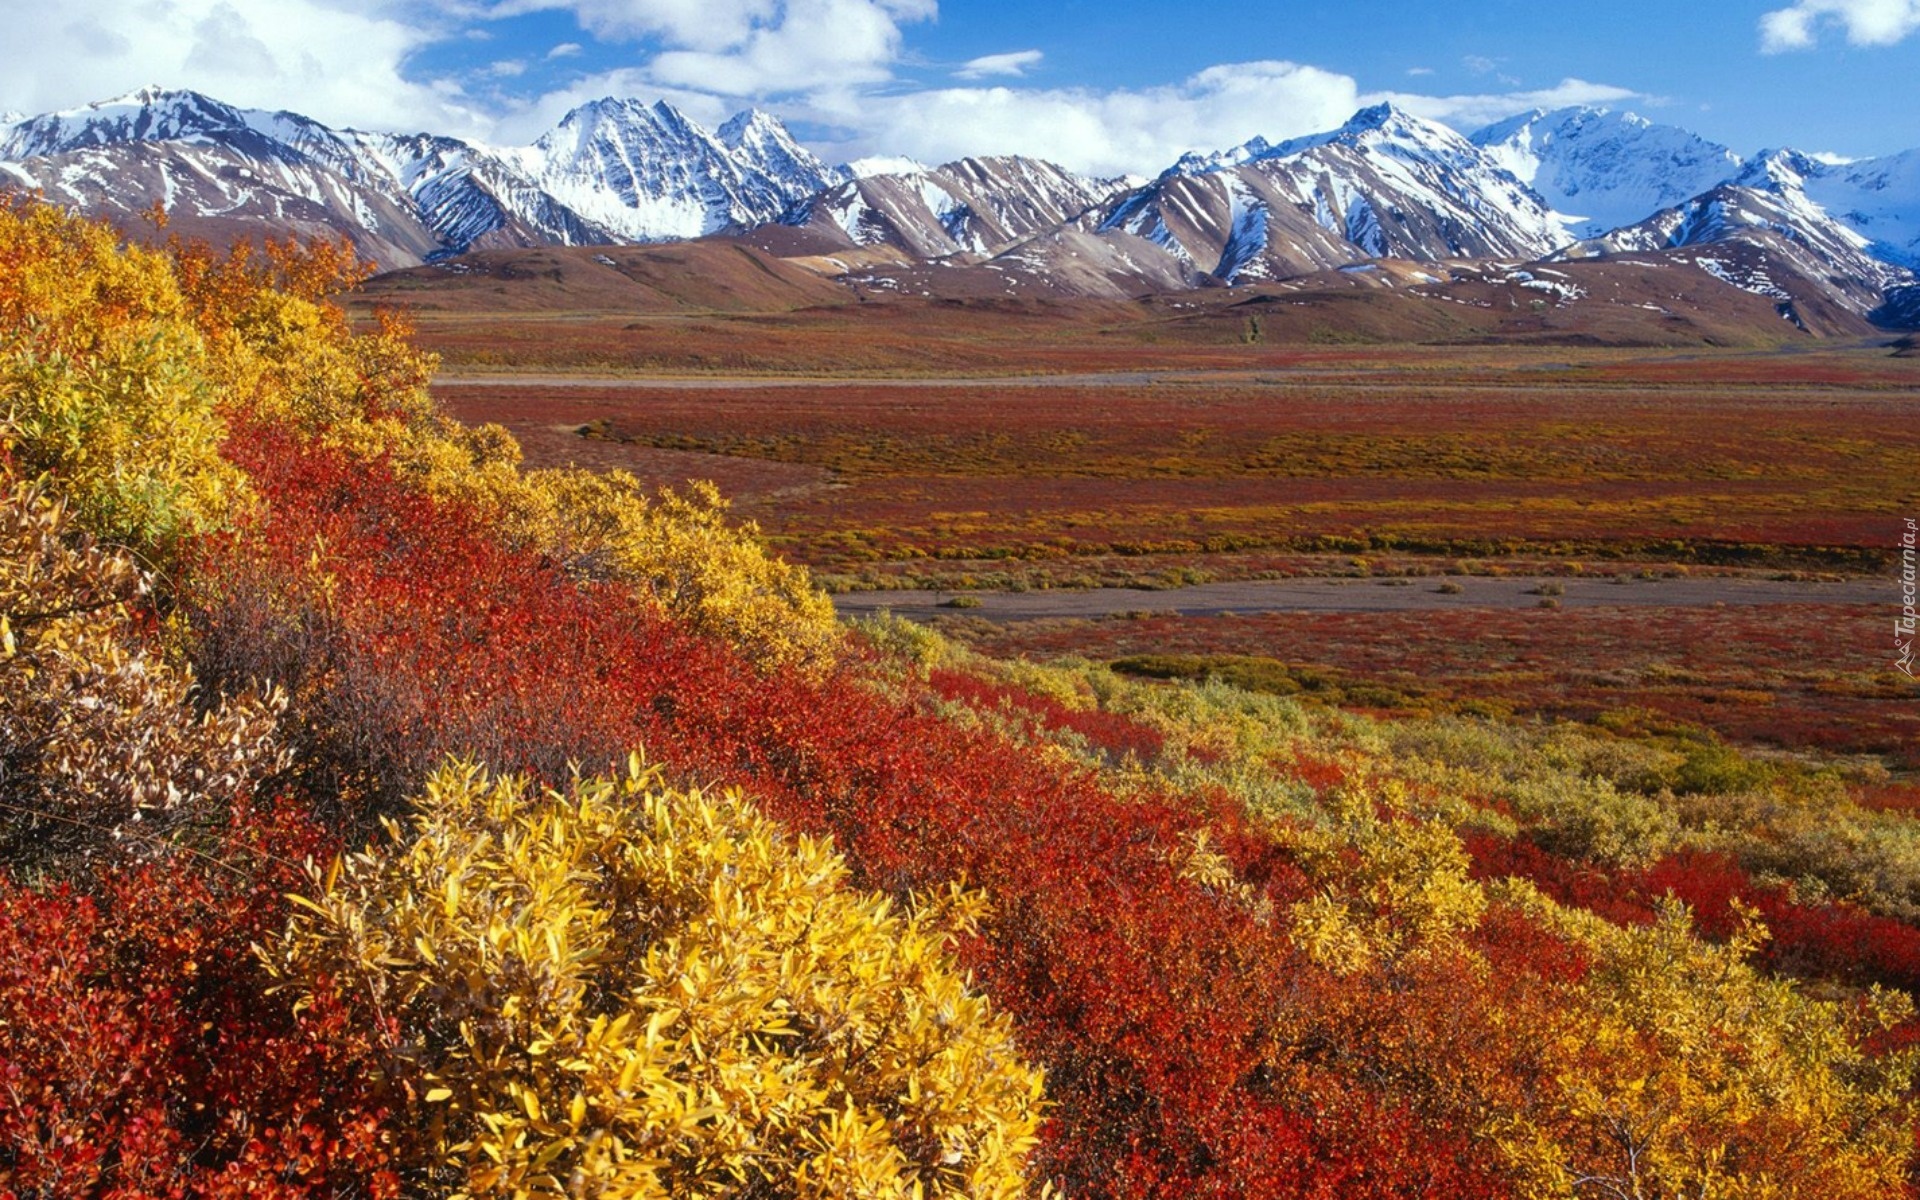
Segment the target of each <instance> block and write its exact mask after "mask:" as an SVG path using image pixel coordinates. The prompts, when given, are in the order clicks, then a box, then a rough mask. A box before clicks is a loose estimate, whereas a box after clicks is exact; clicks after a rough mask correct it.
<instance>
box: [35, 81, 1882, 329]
mask: <svg viewBox="0 0 1920 1200" xmlns="http://www.w3.org/2000/svg"><path fill="white" fill-rule="evenodd" d="M0 186H15V187H26V188H33V189H37V190H39V191H41V192H43V193H44V194H45V195H47V196H48V197H49V198H51V199H53V200H56V201H58V202H60V203H64V204H68V205H70V206H73V207H75V208H79V209H82V210H85V211H89V212H97V213H103V214H107V215H111V216H116V217H119V218H122V219H124V218H127V217H131V216H134V215H136V214H138V213H140V212H142V211H144V210H146V209H148V208H149V207H151V206H152V205H153V204H155V203H159V204H161V205H163V206H165V207H166V208H167V209H168V210H169V213H170V216H171V218H172V220H173V222H174V226H175V227H176V228H178V229H181V230H182V231H183V232H186V233H188V234H190V235H197V236H204V237H208V238H210V239H213V240H216V241H226V240H232V239H234V238H238V237H243V236H250V235H258V234H261V233H268V234H283V233H289V232H292V233H297V234H301V235H306V236H345V237H347V238H349V239H350V240H352V241H353V242H354V244H355V245H356V246H357V247H358V249H359V250H360V252H361V253H362V254H363V255H365V256H367V257H368V258H371V259H373V260H374V261H375V262H376V263H378V264H380V265H381V266H386V267H393V266H402V265H410V264H416V263H419V262H422V261H435V260H438V259H442V258H445V257H448V256H451V255H456V254H460V253H464V252H466V251H468V250H475V249H508V248H514V247H524V246H540V245H554V244H559V245H586V244H612V243H633V242H651V241H669V240H681V239H686V238H693V237H699V236H702V235H705V234H711V233H716V232H721V231H729V232H742V231H747V230H759V231H760V232H757V233H755V234H754V237H755V238H756V239H758V240H759V241H760V242H762V243H764V247H765V248H766V249H767V250H768V251H769V252H772V253H775V254H779V255H783V256H792V257H798V258H802V259H806V260H808V261H811V262H813V263H815V266H814V268H812V269H818V270H822V271H828V272H835V271H838V272H845V273H846V274H847V276H848V281H849V282H852V283H855V284H861V282H862V280H863V279H864V280H866V281H867V285H870V286H872V287H881V286H882V284H881V283H880V282H877V281H878V280H879V278H880V277H879V275H875V274H874V272H875V271H876V270H878V269H880V268H881V267H882V266H884V265H885V264H894V265H895V266H899V267H903V268H905V269H907V270H908V271H909V273H911V271H912V270H913V269H914V262H915V260H918V261H919V262H922V263H934V264H938V265H939V266H941V267H942V268H944V269H947V270H948V275H949V277H954V278H957V277H958V275H957V273H955V272H953V271H952V270H951V269H952V268H956V267H958V268H965V269H966V270H969V271H972V270H975V269H976V268H977V270H978V272H979V274H978V275H977V276H969V277H968V278H971V279H973V280H974V282H973V283H972V284H969V286H973V287H976V290H978V291H981V292H983V293H985V294H1038V293H1055V294H1070V295H1100V296H1113V297H1121V296H1136V295H1141V294H1144V293H1147V292H1156V291H1168V290H1178V289H1182V288H1192V287H1199V286H1216V285H1219V284H1222V283H1225V284H1230V285H1231V284H1245V283H1253V282H1259V281H1263V280H1280V279H1288V278H1294V277H1299V276H1305V275H1311V274H1314V273H1321V272H1327V271H1330V270H1333V269H1336V268H1347V267H1357V266H1360V265H1362V264H1365V263H1367V262H1369V261H1370V260H1382V259H1401V260H1413V261H1415V262H1427V263H1432V262H1438V261H1446V260H1452V261H1460V260H1469V259H1491V260H1500V261H1510V262H1531V261H1536V260H1542V259H1545V258H1547V257H1549V256H1554V255H1556V252H1558V256H1559V257H1562V258H1574V257H1582V256H1589V257H1590V256H1594V255H1602V254H1659V255H1663V256H1665V257H1666V258H1669V259H1674V260H1675V261H1678V259H1679V258H1684V259H1685V261H1686V262H1687V264H1688V265H1690V266H1693V267H1697V268H1698V269H1699V270H1701V271H1705V272H1708V273H1709V274H1715V275H1717V276H1718V277H1719V278H1722V279H1724V280H1725V281H1726V282H1729V283H1731V284H1733V285H1734V286H1736V287H1742V288H1744V289H1746V290H1748V291H1750V292H1754V293H1756V294H1759V295H1763V296H1767V297H1769V298H1771V299H1776V300H1779V302H1780V303H1782V304H1789V302H1790V301H1791V303H1792V304H1794V305H1797V306H1798V307H1797V308H1796V310H1795V311H1798V312H1802V313H1804V312H1810V311H1811V309H1810V308H1809V301H1808V299H1807V289H1808V288H1815V289H1818V290H1819V291H1820V294H1821V297H1822V300H1821V303H1823V304H1825V303H1832V304H1837V305H1840V306H1841V307H1843V308H1844V309H1846V310H1847V311H1848V312H1850V313H1853V314H1866V313H1878V314H1880V317H1878V318H1876V319H1894V318H1898V319H1901V320H1906V319H1908V318H1907V317H1902V316H1900V314H1903V313H1906V314H1910V313H1911V311H1912V310H1913V308H1914V307H1915V305H1914V302H1913V301H1912V299H1911V298H1912V296H1913V295H1914V294H1915V293H1914V292H1913V291H1912V290H1910V289H1912V288H1914V287H1915V286H1920V285H1916V284H1915V281H1914V275H1913V273H1912V272H1913V269H1914V268H1915V267H1916V265H1920V150H1916V151H1910V152H1908V153H1905V154H1898V155H1893V156H1889V157H1886V158H1879V159H1872V160H1865V161H1858V162H1839V161H1830V160H1828V159H1825V158H1816V157H1810V156H1807V155H1802V154H1797V153H1795V152H1793V151H1784V150H1783V151H1773V152H1766V153H1762V154H1760V155H1757V156H1755V157H1754V158H1752V159H1751V160H1743V159H1742V158H1741V157H1740V156H1739V155H1737V154H1735V153H1734V152H1733V151H1731V150H1729V149H1728V148H1727V147H1725V146H1721V145H1719V144H1717V143H1714V142H1711V141H1709V140H1707V139H1704V138H1701V137H1699V136H1697V135H1695V134H1692V133H1689V132H1687V131H1686V130H1683V129H1679V128H1676V127H1673V126H1667V125H1658V124H1654V123H1652V122H1649V121H1646V120H1644V119H1642V118H1640V117H1637V116H1634V115H1632V114H1630V113H1617V114H1616V113H1610V112H1607V111H1604V110H1600V109H1590V108H1578V109H1562V110H1559V111H1557V112H1532V113H1527V114H1523V115H1521V116H1518V117H1515V118H1512V119H1510V120H1506V121H1502V122H1500V123H1498V124H1496V125H1492V126H1489V127H1487V128H1485V129H1482V130H1480V131H1479V132H1478V133H1476V134H1474V135H1473V136H1472V137H1470V138H1469V137H1463V136H1461V135H1460V134H1458V133H1456V132H1454V131H1453V130H1452V129H1449V128H1447V127H1446V126H1444V125H1439V124H1436V123H1433V122H1429V121H1425V120H1422V119H1420V118H1418V117H1415V116H1413V115H1411V114H1409V113H1407V112H1405V111H1403V110H1401V109H1399V108H1396V107H1394V106H1392V105H1390V104H1382V105H1378V106H1375V107H1372V108H1367V109H1363V110H1362V111H1360V112H1359V113H1357V114H1355V116H1354V117H1353V119H1352V120H1350V121H1348V122H1347V123H1346V124H1344V125H1342V126H1341V127H1340V128H1338V129H1335V130H1331V131H1328V132H1326V133H1321V134H1315V135H1312V136H1309V137H1302V138H1295V139H1292V140H1290V141H1285V142H1280V143H1277V144H1276V143H1273V142H1270V141H1268V140H1267V139H1264V138H1254V139H1252V140H1251V141H1248V142H1245V143H1243V144H1241V145H1239V146H1235V147H1232V148H1230V149H1226V150H1220V151H1215V152H1196V153H1192V154H1188V155H1185V156H1183V157H1182V158H1181V159H1180V160H1179V161H1178V162H1177V163H1175V164H1174V165H1173V166H1172V167H1170V168H1168V169H1167V170H1166V171H1165V172H1163V173H1162V174H1161V175H1160V176H1159V177H1158V178H1156V179H1153V180H1142V179H1139V178H1137V177H1136V178H1124V179H1114V180H1093V179H1087V178H1083V177H1081V176H1078V175H1075V174H1074V173H1073V172H1071V171H1069V170H1067V169H1065V168H1063V167H1060V166H1057V165H1055V164H1052V163H1047V162H1043V161H1040V160H1036V159H1029V158H1021V157H979V158H968V159H962V160H960V161H958V162H954V163H949V164H946V165H945V166H940V167H927V166H923V165H921V164H919V163H917V162H913V161H911V160H906V159H899V158H884V157H879V158H870V159H863V160H860V161H859V162H856V163H854V164H852V165H850V166H847V167H830V166H828V165H826V164H825V163H823V162H822V161H821V160H820V159H819V158H817V157H815V156H814V155H813V154H812V153H811V152H809V151H808V150H807V149H806V148H805V147H803V146H802V145H800V144H799V143H798V142H797V141H796V140H795V139H794V138H793V136H792V135H791V134H790V133H789V132H788V130H787V129H786V127H785V126H783V125H782V124H781V123H780V121H779V120H778V119H777V118H775V117H773V116H770V115H768V114H766V113H763V112H759V111H755V110H751V109H750V110H748V111H745V112H742V113H740V114H738V115H736V116H735V117H733V118H732V119H731V120H729V121H727V122H726V123H725V124H724V125H722V126H721V127H720V128H719V129H718V130H716V131H710V130H708V129H706V128H703V127H702V126H701V125H699V124H698V123H697V122H695V121H693V120H691V119H690V118H688V117H687V116H686V115H685V114H683V113H681V112H679V111H677V110H676V109H674V108H673V107H672V106H670V105H668V104H665V103H655V104H646V103H643V102H641V101H639V100H632V99H611V98H610V99H605V100H598V101H594V102H592V103H589V104H585V105H582V106H580V107H579V108H576V109H574V110H573V111H572V112H570V113H568V114H567V115H566V117H565V118H563V119H562V120H561V121H560V123H559V124H558V125H557V126H555V127H554V128H553V129H552V130H551V131H549V132H548V133H547V134H545V135H544V136H543V137H541V138H540V139H539V140H538V141H536V142H534V143H533V144H532V145H529V146H520V147H492V146H488V145H484V144H482V143H479V142H475V141H471V140H463V139H459V138H452V137H445V136H440V135H436V134H432V133H418V134H404V135H403V134H386V133H369V132H364V131H359V130H350V129H348V130H338V129H332V128H329V127H327V126H325V125H323V124H321V123H319V122H316V121H313V120H311V119H309V118H307V117H304V116H301V115H299V114H297V113H292V112H266V111H262V110H257V109H242V108H236V107H234V106H232V105H228V104H223V103H221V102H220V101H218V100H214V99H211V98H209V97H207V96H203V95H200V94H198V93H195V92H189V91H168V90H164V89H160V88H147V89H143V90H141V91H138V92H135V93H132V94H130V95H127V96H122V97H119V98H117V99H114V100H109V101H103V102H101V103H98V104H91V105H87V106H85V107H83V108H78V109H73V110H70V111H66V112H58V113H49V114H45V115H41V116H34V117H20V116H17V115H14V114H8V115H7V116H5V117H0ZM856 250H858V251H861V253H858V254H854V253H852V252H853V251H856ZM886 269H888V270H891V269H893V268H892V267H887V268H886ZM862 272H865V273H866V274H864V275H861V274H860V273H862ZM856 275H858V276H859V278H855V276H856ZM901 278H902V279H904V278H906V277H905V276H901ZM1783 280H1784V281H1788V283H1791V286H1788V283H1783V282H1782V281H1783ZM1792 281H1798V282H1792ZM1795 289H1798V290H1797V291H1796V290H1795ZM1903 289H1905V290H1903ZM883 290H884V289H883ZM902 290H903V291H904V290H905V289H904V285H903V287H902ZM920 290H922V291H925V290H927V289H926V288H924V287H922V288H921V289H920ZM1775 292H1782V293H1787V294H1789V298H1788V299H1781V297H1778V296H1775V294H1774V293H1775ZM915 294H918V293H917V292H916V293H915ZM1896 294H1897V295H1899V296H1900V297H1902V298H1903V299H1902V300H1901V302H1900V303H1898V304H1896V303H1894V302H1893V300H1892V297H1894V296H1895V295H1896ZM1888 314H1892V316H1891V317H1889V316H1888ZM1783 315H1786V314H1785V313H1784V312H1783ZM1848 319H1850V320H1851V319H1853V318H1848Z"/></svg>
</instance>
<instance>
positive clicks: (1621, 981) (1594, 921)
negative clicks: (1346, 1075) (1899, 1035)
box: [1489, 884, 1916, 1200]
mask: <svg viewBox="0 0 1920 1200" xmlns="http://www.w3.org/2000/svg"><path fill="white" fill-rule="evenodd" d="M1502 891H1503V893H1504V895H1505V898H1507V899H1509V900H1517V901H1518V902H1519V903H1520V904H1521V905H1522V906H1523V907H1525V908H1528V909H1530V910H1532V914H1533V915H1534V916H1536V918H1538V919H1540V920H1543V921H1546V922H1548V923H1551V924H1555V925H1557V926H1559V928H1560V930H1561V931H1562V932H1563V933H1565V934H1567V935H1569V936H1571V937H1573V938H1574V939H1576V940H1577V941H1578V942H1579V943H1580V944H1582V945H1583V946H1584V947H1585V949H1586V950H1587V951H1588V952H1589V953H1590V954H1591V955H1592V956H1593V968H1592V970H1591V972H1590V973H1589V974H1588V976H1587V977H1586V978H1585V979H1584V980H1582V981H1580V982H1578V983H1576V984H1573V985H1570V986H1569V987H1568V989H1567V995H1566V998H1565V1003H1564V1005H1563V1007H1562V1009H1561V1024H1560V1028H1559V1030H1558V1033H1557V1037H1556V1038H1555V1039H1554V1041H1553V1042H1552V1043H1551V1044H1549V1045H1547V1046H1544V1047H1543V1050H1544V1051H1545V1052H1546V1054H1547V1056H1548V1059H1549V1061H1550V1062H1552V1063H1553V1064H1555V1065H1554V1070H1553V1076H1554V1080H1553V1082H1554V1089H1553V1092H1552V1094H1550V1095H1547V1096H1542V1097H1540V1102H1539V1104H1538V1106H1537V1107H1536V1108H1535V1109H1534V1110H1533V1111H1531V1112H1526V1113H1523V1114H1518V1115H1515V1116H1513V1117H1509V1118H1503V1119H1500V1120H1498V1121H1496V1122H1495V1123H1494V1127H1493V1128H1492V1129H1490V1130H1489V1133H1491V1134H1492V1136H1493V1137H1494V1140H1495V1142H1496V1143H1497V1144H1498V1146H1499V1147H1500V1149H1501V1150H1502V1151H1503V1153H1504V1154H1505V1155H1506V1156H1507V1157H1508V1159H1509V1161H1511V1162H1513V1163H1514V1165H1516V1166H1517V1167H1519V1168H1521V1170H1522V1171H1523V1172H1524V1173H1525V1174H1527V1175H1529V1176H1530V1177H1531V1178H1532V1179H1533V1181H1534V1182H1533V1185H1532V1186H1531V1187H1530V1188H1528V1189H1527V1190H1526V1192H1525V1194H1526V1195H1528V1196H1530V1197H1542V1198H1544V1197H1550V1196H1552V1197H1558V1196H1567V1195H1572V1194H1578V1193H1579V1191H1580V1190H1581V1188H1583V1187H1584V1188H1586V1189H1591V1190H1593V1191H1595V1192H1597V1193H1601V1194H1606V1195H1619V1196H1704V1197H1726V1198H1727V1200H1733V1198H1736V1197H1738V1198H1741V1200H1748V1198H1758V1200H1768V1198H1772V1197H1782V1198H1785V1197H1802V1198H1806V1200H1813V1198H1815V1197H1818V1198H1819V1200H1842V1198H1857V1200H1868V1198H1870V1197H1880V1196H1893V1195H1899V1194H1901V1193H1902V1191H1903V1180H1904V1175H1905V1171H1904V1168H1905V1165H1906V1162H1907V1159H1908V1156H1909V1153H1910V1150H1911V1147H1912V1131H1911V1127H1910V1124H1909V1122H1910V1120H1911V1116H1912V1110H1911V1108H1910V1106H1909V1104H1908V1103H1907V1098H1906V1097H1907V1091H1908V1088H1909V1087H1910V1086H1911V1084H1912V1081H1913V1078H1914V1070H1915V1065H1916V1064H1915V1057H1914V1053H1913V1052H1912V1051H1897V1052H1893V1053H1888V1054H1882V1055H1873V1054H1869V1053H1868V1052H1867V1051H1865V1050H1864V1049H1863V1048H1862V1042H1863V1040H1864V1039H1865V1037H1866V1035H1868V1034H1869V1033H1871V1032H1873V1031H1875V1030H1879V1029H1884V1028H1887V1027H1890V1026H1892V1025H1894V1024H1896V1023H1898V1022H1900V1021H1902V1020H1904V1019H1906V1018H1907V1017H1909V1016H1910V1015H1911V1014H1912V1011H1913V1005H1912V1001H1911V1000H1909V999H1908V998H1907V997H1906V996H1905V995H1904V994H1895V993H1884V992H1880V991H1878V990H1876V991H1874V992H1873V993H1871V994H1870V995H1869V996H1867V997H1866V998H1865V999H1864V1001H1862V1002H1860V1003H1847V1004H1838V1003H1833V1002H1829V1001H1822V1000H1817V999H1814V998H1812V997H1810V996H1808V995H1806V994H1805V992H1803V991H1802V990H1801V989H1800V988H1798V987H1796V986H1795V985H1794V984H1793V983H1792V982H1791V981H1788V980H1782V979H1772V978H1768V977H1767V976H1765V975H1764V974H1762V973H1761V972H1760V971H1758V970H1756V969H1755V968H1754V967H1753V966H1752V965H1751V964H1750V963H1749V961H1748V959H1749V956H1750V955H1751V954H1752V953H1753V951H1754V950H1755V948H1756V947H1757V946H1758V945H1759V943H1760V941H1761V940H1762V939H1763V938H1764V937H1765V936H1766V931H1765V930H1764V929H1762V928H1760V927H1759V926H1758V925H1757V924H1755V923H1753V921H1752V918H1751V916H1749V919H1748V923H1747V925H1746V927H1745V929H1744V930H1742V931H1741V932H1740V933H1739V934H1738V935H1736V936H1735V937H1734V938H1733V939H1732V940H1731V941H1730V942H1729V943H1728V944H1726V945H1724V946H1716V945H1712V944H1710V943H1707V942H1705V941H1703V940H1701V939H1700V938H1699V937H1697V936H1695V934H1694V933H1693V930H1692V924H1691V920H1690V918H1689V916H1688V914H1687V912H1686V909H1685V907H1684V906H1682V905H1680V904H1678V903H1674V902H1670V903H1669V904H1668V905H1667V906H1666V908H1665V909H1664V911H1663V913H1662V915H1661V919H1660V920H1659V921H1658V923H1656V924H1655V925H1653V926H1652V927H1650V928H1622V927H1620V926H1616V925H1612V924H1610V923H1608V922H1606V921H1604V920H1601V919H1600V918H1598V917H1595V916H1593V915H1591V914H1588V913H1584V912H1578V911H1573V910H1566V909H1559V908H1557V907H1555V906H1554V905H1553V904H1552V903H1551V902H1550V901H1547V900H1546V899H1544V898H1543V897H1541V896H1540V895H1539V894H1538V893H1537V892H1535V891H1533V890H1532V889H1531V888H1529V887H1527V886H1526V885H1516V884H1507V885H1503V888H1502Z"/></svg>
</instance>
